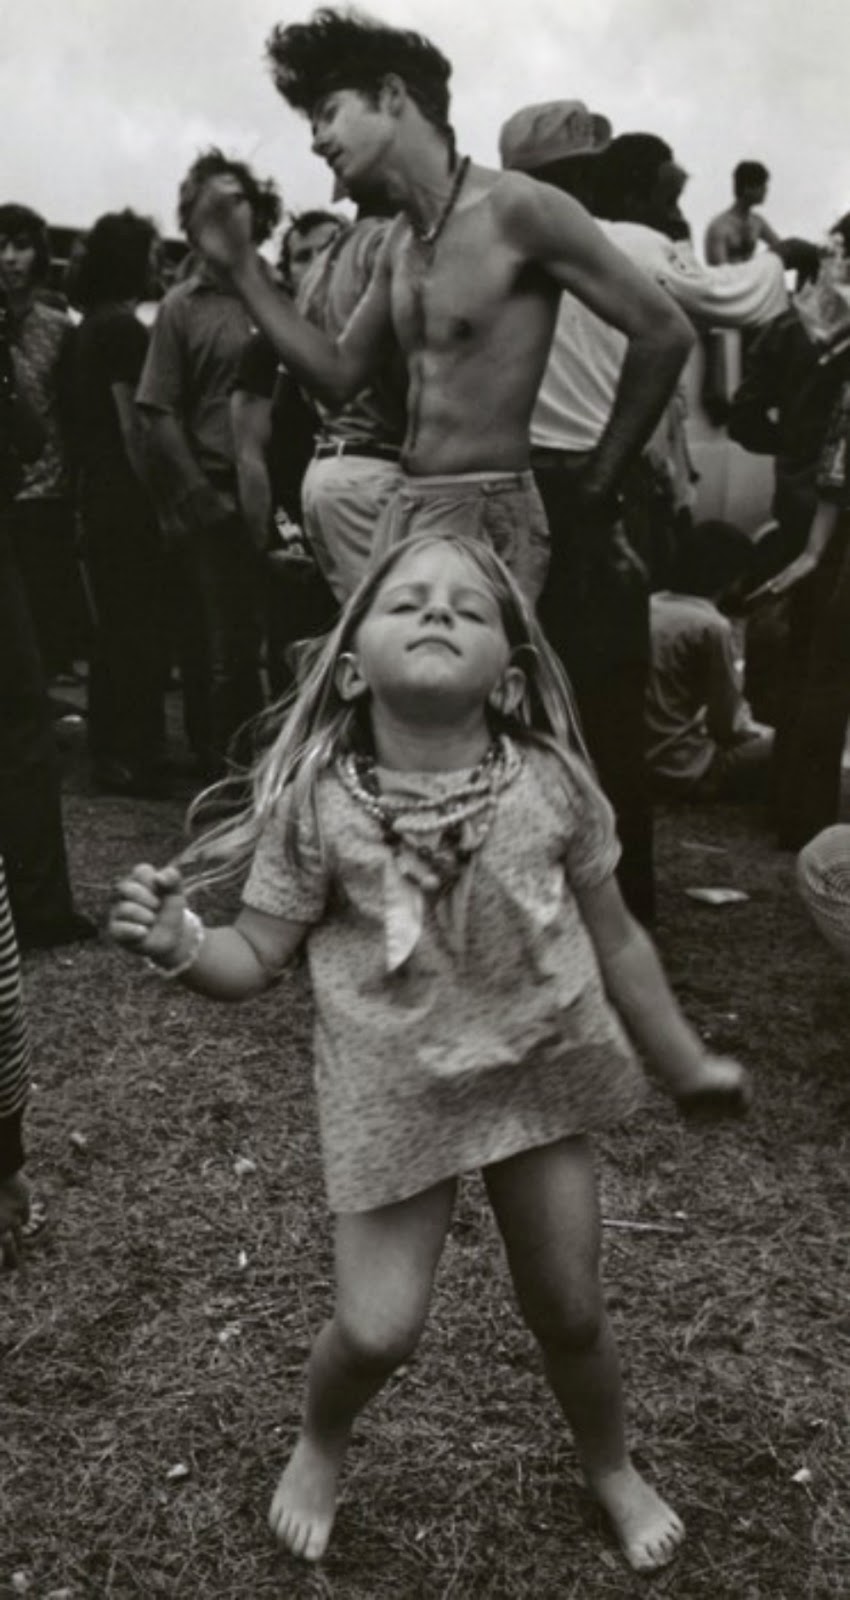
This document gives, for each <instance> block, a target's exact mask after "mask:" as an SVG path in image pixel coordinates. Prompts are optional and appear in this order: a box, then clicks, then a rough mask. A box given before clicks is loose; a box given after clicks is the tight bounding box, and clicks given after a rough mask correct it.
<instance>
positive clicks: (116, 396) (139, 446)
mask: <svg viewBox="0 0 850 1600" xmlns="http://www.w3.org/2000/svg"><path fill="white" fill-rule="evenodd" d="M111 387H112V399H113V401H114V403H115V410H116V411H117V413H118V426H119V427H120V429H121V438H122V440H123V442H124V449H125V450H126V452H127V460H128V461H129V463H130V466H131V467H132V468H133V471H134V472H135V474H136V477H137V478H138V479H139V481H140V482H141V483H142V484H143V485H144V487H145V488H146V489H147V491H148V494H149V495H150V496H151V498H152V499H153V498H155V497H156V494H157V492H158V490H157V481H156V476H155V474H154V472H153V470H152V462H151V451H150V439H149V433H148V429H147V427H146V425H145V423H144V422H143V420H142V417H141V416H140V414H139V410H138V407H137V406H136V402H135V400H134V398H133V385H132V384H131V383H124V382H120V383H113V384H112V386H111Z"/></svg>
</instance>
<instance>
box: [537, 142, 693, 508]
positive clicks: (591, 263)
mask: <svg viewBox="0 0 850 1600" xmlns="http://www.w3.org/2000/svg"><path fill="white" fill-rule="evenodd" d="M511 183H512V185H515V189H514V194H513V196H512V197H510V198H508V199H507V202H506V207H507V215H506V231H507V232H508V233H509V234H510V235H511V236H512V237H513V239H514V242H515V243H516V244H517V245H518V246H519V247H520V248H524V249H525V251H526V252H527V254H528V256H529V258H530V259H532V260H535V261H537V262H538V264H539V265H540V266H541V267H543V268H544V269H545V271H546V272H547V273H548V274H549V276H550V277H551V278H553V279H554V281H555V282H556V283H558V284H560V285H561V287H562V288H563V289H568V290H569V291H570V293H571V294H574V295H575V296H576V298H577V299H579V300H581V301H582V302H583V303H584V304H585V305H586V306H587V307H588V308H589V309H590V310H591V311H593V312H595V314H596V315H597V316H598V317H600V318H601V319H602V321H603V322H608V323H611V324H612V325H613V326H614V327H615V328H619V330H620V332H621V333H624V334H625V336H626V338H627V340H628V346H627V350H626V358H625V361H624V364H623V368H622V371H621V374H620V381H619V385H618V388H617V394H616V397H615V400H614V406H613V409H612V411H611V415H610V417H609V418H608V422H607V423H606V426H605V429H604V431H603V434H602V437H601V438H600V440H599V443H598V444H597V446H596V448H595V450H594V451H593V455H592V457H591V460H590V462H589V463H588V467H587V471H586V474H585V484H584V488H585V493H586V495H587V497H588V498H592V499H599V500H604V499H605V498H606V497H607V496H608V495H610V494H612V493H614V492H616V489H617V485H618V482H619V480H620V478H621V476H622V473H623V470H624V469H625V467H627V466H628V464H629V462H630V461H631V460H632V459H633V457H634V456H635V455H637V454H639V452H640V451H641V449H642V448H643V446H644V444H645V443H646V441H647V440H648V439H649V437H650V435H651V434H652V432H653V430H654V428H655V425H656V423H657V422H658V419H659V417H660V416H661V415H662V413H663V411H664V408H665V406H666V405H667V402H668V400H669V399H670V396H671V394H672V393H673V390H674V389H675V386H676V380H677V378H678V376H679V373H680V372H681V370H682V367H683V366H684V363H685V360H686V358H687V355H688V352H689V350H690V349H691V346H692V345H693V342H694V331H693V329H692V327H691V325H690V323H689V322H688V320H687V318H686V317H685V316H684V315H683V313H682V312H681V311H680V310H679V308H678V306H676V305H675V304H674V302H673V300H672V299H671V297H670V296H669V295H668V294H667V293H666V292H665V291H664V290H663V289H660V288H659V287H658V286H657V284H655V283H653V282H652V280H651V278H649V277H647V275H646V274H645V273H644V272H642V271H641V270H640V269H639V268H638V267H636V266H634V265H633V264H632V262H631V261H629V260H628V258H627V257H626V256H625V255H623V253H622V251H620V250H618V249H616V248H615V246H614V245H613V244H611V243H610V242H609V240H608V239H607V238H606V236H605V234H604V233H603V231H602V229H601V228H599V227H598V226H597V224H596V223H595V222H594V220H593V218H592V217H591V216H590V215H589V214H588V212H586V211H585V210H584V208H583V207H582V206H580V205H579V204H578V203H577V202H576V201H575V200H572V199H571V198H570V197H569V196H568V195H565V194H562V193H560V192H559V191H558V190H557V189H555V188H553V187H551V186H550V185H548V184H542V183H535V182H534V181H533V180H530V179H525V178H523V177H521V176H520V175H519V174H516V175H512V177H511Z"/></svg>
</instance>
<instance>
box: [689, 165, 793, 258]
mask: <svg viewBox="0 0 850 1600" xmlns="http://www.w3.org/2000/svg"><path fill="white" fill-rule="evenodd" d="M769 181H770V173H769V172H768V170H767V167H766V166H764V164H763V163H762V162H761V161H739V162H738V165H737V167H736V168H735V170H734V172H733V174H732V185H733V188H734V191H735V199H734V201H733V202H732V204H731V206H729V207H728V209H727V210H726V211H721V212H720V214H719V215H718V216H716V217H713V218H712V220H711V222H710V223H709V224H708V227H707V229H706V232H705V259H706V261H707V262H708V263H709V265H710V266H713V267H719V266H722V265H723V264H724V262H728V261H749V260H750V257H751V256H754V255H755V253H756V249H757V247H758V245H760V244H766V245H767V246H768V248H769V249H770V250H775V249H777V247H778V245H779V236H778V234H776V233H774V231H773V229H772V227H771V226H770V223H769V222H768V221H767V219H766V218H765V217H763V216H761V215H760V214H759V212H757V211H754V210H753V206H760V205H762V204H763V203H764V201H765V199H766V197H767V186H768V183H769Z"/></svg>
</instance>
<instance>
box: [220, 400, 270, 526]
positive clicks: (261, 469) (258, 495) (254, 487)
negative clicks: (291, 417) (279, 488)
mask: <svg viewBox="0 0 850 1600" xmlns="http://www.w3.org/2000/svg"><path fill="white" fill-rule="evenodd" d="M230 420H231V422H232V424H233V439H234V443H235V445H236V476H237V479H238V482H239V503H240V506H241V509H242V515H243V518H244V520H245V523H246V526H247V528H248V532H249V533H250V535H251V539H252V542H253V544H254V546H255V547H256V549H257V550H265V549H266V547H267V545H268V542H269V531H270V528H271V522H272V515H273V513H274V505H273V503H272V486H271V479H270V477H269V469H268V463H267V451H268V448H269V444H270V442H271V436H272V401H271V398H270V397H267V396H266V395H259V394H249V392H248V391H247V389H237V390H236V391H235V392H234V393H233V394H232V395H231V397H230Z"/></svg>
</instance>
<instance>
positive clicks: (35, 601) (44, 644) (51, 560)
mask: <svg viewBox="0 0 850 1600" xmlns="http://www.w3.org/2000/svg"><path fill="white" fill-rule="evenodd" d="M10 522H11V527H12V534H13V538H14V542H15V549H16V553H17V557H18V565H19V568H20V572H21V576H22V578H23V582H24V587H25V589H26V594H27V601H28V604H29V610H30V616H31V617H32V622H33V627H34V629H35V636H36V639H37V641H38V646H39V649H40V651H41V659H42V661H43V663H44V670H45V674H46V675H47V677H48V678H52V677H54V676H55V674H56V673H57V672H61V671H62V670H63V668H67V667H69V666H70V665H71V663H72V662H73V661H74V660H76V658H77V657H79V656H84V655H86V654H87V653H88V629H89V617H88V613H87V608H86V601H85V593H84V590H83V585H82V579H81V577H80V569H79V566H78V564H77V557H76V552H75V549H74V516H73V510H72V507H71V504H70V502H69V501H67V500H18V501H17V502H16V503H15V505H14V507H13V508H12V510H11V512H10Z"/></svg>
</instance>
